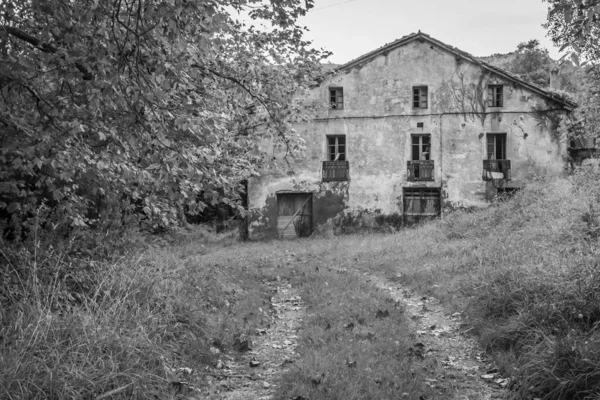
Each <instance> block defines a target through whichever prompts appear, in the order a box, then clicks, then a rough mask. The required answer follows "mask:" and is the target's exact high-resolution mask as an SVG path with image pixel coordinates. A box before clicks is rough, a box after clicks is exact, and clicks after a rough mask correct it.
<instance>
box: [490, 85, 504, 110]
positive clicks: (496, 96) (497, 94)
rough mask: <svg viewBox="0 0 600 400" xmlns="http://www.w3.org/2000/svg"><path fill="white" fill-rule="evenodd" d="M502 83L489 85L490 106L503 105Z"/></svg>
mask: <svg viewBox="0 0 600 400" xmlns="http://www.w3.org/2000/svg"><path fill="white" fill-rule="evenodd" d="M502 106H503V96H502V85H488V107H502Z"/></svg>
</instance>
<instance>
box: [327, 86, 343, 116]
mask: <svg viewBox="0 0 600 400" xmlns="http://www.w3.org/2000/svg"><path fill="white" fill-rule="evenodd" d="M329 109H331V110H343V109H344V88H343V87H341V86H335V87H330V88H329Z"/></svg>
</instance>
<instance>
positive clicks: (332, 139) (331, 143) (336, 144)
mask: <svg viewBox="0 0 600 400" xmlns="http://www.w3.org/2000/svg"><path fill="white" fill-rule="evenodd" d="M326 137H327V161H347V160H348V157H347V155H348V142H347V141H346V135H327V136H326ZM340 139H342V140H340ZM341 141H343V143H340V142H341ZM340 146H343V151H339V150H340ZM338 154H339V157H337V155H338ZM336 157H337V159H336Z"/></svg>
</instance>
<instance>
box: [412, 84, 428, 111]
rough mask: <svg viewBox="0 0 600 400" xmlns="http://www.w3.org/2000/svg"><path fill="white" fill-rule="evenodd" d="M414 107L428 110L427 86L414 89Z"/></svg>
mask: <svg viewBox="0 0 600 400" xmlns="http://www.w3.org/2000/svg"><path fill="white" fill-rule="evenodd" d="M413 107H414V108H427V86H414V87H413Z"/></svg>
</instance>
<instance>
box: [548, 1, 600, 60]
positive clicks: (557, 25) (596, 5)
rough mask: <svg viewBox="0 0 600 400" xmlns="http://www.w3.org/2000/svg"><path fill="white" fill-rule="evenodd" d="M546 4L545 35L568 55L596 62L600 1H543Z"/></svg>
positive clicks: (599, 52)
mask: <svg viewBox="0 0 600 400" xmlns="http://www.w3.org/2000/svg"><path fill="white" fill-rule="evenodd" d="M544 1H546V2H547V3H548V20H547V22H546V24H545V27H546V29H548V35H549V36H550V37H551V38H552V41H553V42H554V44H556V45H557V46H560V48H561V51H563V50H565V49H569V50H572V52H571V58H572V59H573V61H574V62H575V63H576V64H579V63H580V60H587V61H589V62H591V63H594V64H595V63H596V62H597V61H598V60H599V59H600V43H599V42H598V38H599V34H600V30H599V28H600V0H544Z"/></svg>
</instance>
